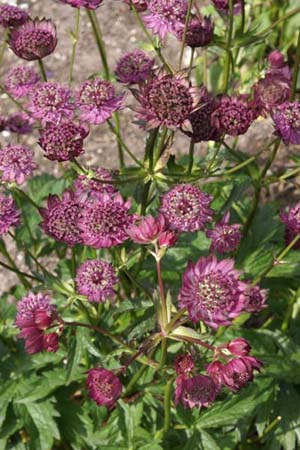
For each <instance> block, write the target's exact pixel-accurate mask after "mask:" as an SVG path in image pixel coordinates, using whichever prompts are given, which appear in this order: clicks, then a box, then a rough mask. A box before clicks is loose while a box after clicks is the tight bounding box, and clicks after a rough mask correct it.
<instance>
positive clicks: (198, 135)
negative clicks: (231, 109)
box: [181, 87, 222, 142]
mask: <svg viewBox="0 0 300 450" xmlns="http://www.w3.org/2000/svg"><path fill="white" fill-rule="evenodd" d="M199 92H200V98H199V104H200V105H201V106H200V107H199V108H198V109H197V110H196V111H194V112H192V113H191V114H190V115H189V117H188V119H189V121H190V123H191V127H192V129H191V130H190V129H187V130H181V131H182V132H183V133H184V134H186V135H187V136H188V137H189V138H190V139H191V140H192V142H201V141H218V140H219V139H220V137H221V135H222V132H221V131H220V130H218V129H217V128H216V127H214V126H212V124H211V116H212V114H213V112H214V111H215V109H216V108H217V107H218V101H217V99H216V98H215V97H213V96H212V95H211V94H209V93H208V91H207V89H206V88H205V87H201V88H200V91H199Z"/></svg>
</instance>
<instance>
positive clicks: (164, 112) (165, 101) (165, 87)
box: [146, 76, 193, 124]
mask: <svg viewBox="0 0 300 450" xmlns="http://www.w3.org/2000/svg"><path fill="white" fill-rule="evenodd" d="M146 97H147V103H148V104H149V107H150V110H152V111H153V112H154V114H155V115H156V116H157V117H158V119H159V120H161V121H163V122H164V123H167V122H169V123H171V124H180V123H182V121H183V120H184V119H185V118H186V117H187V116H188V114H189V113H190V112H191V111H192V109H193V98H192V96H191V94H190V92H189V90H188V88H187V87H186V86H184V85H183V84H182V83H180V82H178V81H177V80H176V79H174V78H172V77H169V76H167V77H164V78H162V79H160V80H155V81H154V82H153V83H152V84H151V85H150V86H149V87H148V90H147V91H146Z"/></svg>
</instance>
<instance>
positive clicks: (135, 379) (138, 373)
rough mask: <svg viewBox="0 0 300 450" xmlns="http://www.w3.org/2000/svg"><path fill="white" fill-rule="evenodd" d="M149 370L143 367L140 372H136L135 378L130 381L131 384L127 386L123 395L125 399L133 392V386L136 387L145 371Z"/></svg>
mask: <svg viewBox="0 0 300 450" xmlns="http://www.w3.org/2000/svg"><path fill="white" fill-rule="evenodd" d="M146 369H147V366H146V365H143V366H141V367H140V368H139V370H137V371H136V372H135V374H134V375H133V377H132V378H131V379H130V381H129V383H128V384H127V386H126V389H125V392H124V394H123V397H126V396H127V395H128V394H130V392H131V391H132V388H133V386H134V385H135V383H136V382H137V381H139V379H140V378H141V376H142V375H143V373H144V372H145V370H146Z"/></svg>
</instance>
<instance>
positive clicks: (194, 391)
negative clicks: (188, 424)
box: [175, 375, 218, 408]
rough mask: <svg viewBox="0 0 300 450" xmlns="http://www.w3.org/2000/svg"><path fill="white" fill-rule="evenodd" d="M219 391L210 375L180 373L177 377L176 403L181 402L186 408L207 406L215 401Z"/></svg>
mask: <svg viewBox="0 0 300 450" xmlns="http://www.w3.org/2000/svg"><path fill="white" fill-rule="evenodd" d="M217 393H218V389H217V386H216V385H215V383H214V381H213V380H212V379H211V378H210V377H207V376H205V375H197V376H195V377H192V378H188V377H187V376H186V375H180V376H179V377H178V378H177V379H176V391H175V404H176V405H177V404H178V403H179V402H181V403H182V404H183V406H184V407H185V408H195V407H196V408H201V407H202V406H205V407H207V406H210V405H211V404H212V403H213V402H214V400H215V398H216V395H217Z"/></svg>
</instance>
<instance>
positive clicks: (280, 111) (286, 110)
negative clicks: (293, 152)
mask: <svg viewBox="0 0 300 450" xmlns="http://www.w3.org/2000/svg"><path fill="white" fill-rule="evenodd" d="M272 119H273V122H274V126H275V130H276V131H275V133H276V135H277V136H279V137H280V138H281V139H282V140H283V142H284V143H285V145H289V144H295V145H297V144H300V102H292V103H289V102H286V103H282V104H281V105H279V106H277V107H276V108H275V109H274V110H273V111H272Z"/></svg>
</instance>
